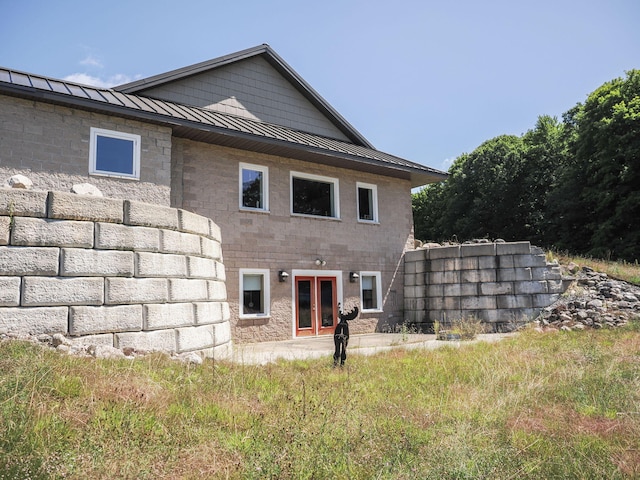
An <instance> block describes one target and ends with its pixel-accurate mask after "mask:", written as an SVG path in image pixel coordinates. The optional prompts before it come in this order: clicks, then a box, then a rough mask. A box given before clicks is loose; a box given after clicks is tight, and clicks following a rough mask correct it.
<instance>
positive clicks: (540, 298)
mask: <svg viewBox="0 0 640 480" xmlns="http://www.w3.org/2000/svg"><path fill="white" fill-rule="evenodd" d="M531 298H532V304H531V305H530V306H531V307H533V308H545V307H548V306H549V305H553V304H554V303H555V302H557V301H558V300H560V294H559V293H539V294H536V295H531Z"/></svg>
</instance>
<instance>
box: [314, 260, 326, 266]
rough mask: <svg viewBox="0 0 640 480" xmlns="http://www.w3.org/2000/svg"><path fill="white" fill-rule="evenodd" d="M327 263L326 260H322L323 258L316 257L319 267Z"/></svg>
mask: <svg viewBox="0 0 640 480" xmlns="http://www.w3.org/2000/svg"><path fill="white" fill-rule="evenodd" d="M326 264H327V262H326V261H325V260H322V259H321V258H316V265H318V266H319V267H324V266H325V265H326Z"/></svg>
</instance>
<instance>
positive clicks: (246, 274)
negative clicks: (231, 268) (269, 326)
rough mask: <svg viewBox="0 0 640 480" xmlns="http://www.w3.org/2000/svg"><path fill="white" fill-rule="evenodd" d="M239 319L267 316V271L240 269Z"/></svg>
mask: <svg viewBox="0 0 640 480" xmlns="http://www.w3.org/2000/svg"><path fill="white" fill-rule="evenodd" d="M240 292H241V293H240V295H241V298H240V305H241V307H240V308H241V310H240V318H250V317H264V316H268V315H269V304H270V298H269V295H270V293H269V270H262V269H259V270H258V269H240Z"/></svg>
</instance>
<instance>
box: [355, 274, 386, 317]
mask: <svg viewBox="0 0 640 480" xmlns="http://www.w3.org/2000/svg"><path fill="white" fill-rule="evenodd" d="M364 277H374V278H375V282H376V287H377V288H376V308H366V309H365V308H364V297H363V290H364V289H363V288H362V286H363V279H364ZM360 305H361V306H362V312H363V313H374V312H378V313H379V312H382V311H383V309H382V274H381V273H380V272H375V271H362V272H360Z"/></svg>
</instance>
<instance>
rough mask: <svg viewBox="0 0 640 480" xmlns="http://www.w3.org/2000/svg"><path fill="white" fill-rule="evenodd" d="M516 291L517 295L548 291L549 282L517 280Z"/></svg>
mask: <svg viewBox="0 0 640 480" xmlns="http://www.w3.org/2000/svg"><path fill="white" fill-rule="evenodd" d="M515 293H516V294H517V295H523V294H526V295H530V294H536V293H547V282H545V281H538V282H536V281H531V282H515Z"/></svg>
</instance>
